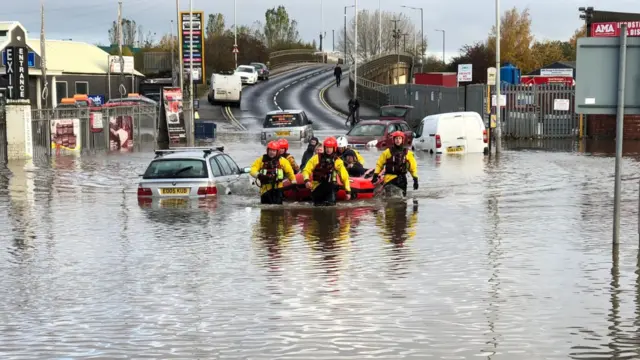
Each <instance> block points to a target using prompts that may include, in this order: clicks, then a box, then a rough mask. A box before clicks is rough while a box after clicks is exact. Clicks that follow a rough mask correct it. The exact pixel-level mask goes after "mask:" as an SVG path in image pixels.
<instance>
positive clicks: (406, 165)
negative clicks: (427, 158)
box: [371, 131, 418, 196]
mask: <svg viewBox="0 0 640 360" xmlns="http://www.w3.org/2000/svg"><path fill="white" fill-rule="evenodd" d="M391 137H392V139H393V145H392V146H391V147H390V148H388V149H386V150H385V151H383V152H382V154H380V157H379V158H378V162H377V163H376V169H375V170H374V173H373V178H372V179H371V182H373V183H374V184H375V183H376V182H377V181H378V176H379V174H380V172H381V171H382V168H384V186H385V188H386V187H387V186H390V185H393V186H396V187H398V188H400V189H402V196H407V172H408V173H410V174H411V176H412V177H413V190H418V165H417V163H416V158H415V157H414V155H413V151H411V150H409V149H407V148H405V147H404V138H405V135H404V133H403V132H402V131H395V132H393V133H392V134H391Z"/></svg>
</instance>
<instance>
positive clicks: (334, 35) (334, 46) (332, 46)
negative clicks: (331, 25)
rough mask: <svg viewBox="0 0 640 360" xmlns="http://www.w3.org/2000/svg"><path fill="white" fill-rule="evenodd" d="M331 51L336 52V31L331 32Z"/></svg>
mask: <svg viewBox="0 0 640 360" xmlns="http://www.w3.org/2000/svg"><path fill="white" fill-rule="evenodd" d="M331 51H336V31H335V29H332V30H331Z"/></svg>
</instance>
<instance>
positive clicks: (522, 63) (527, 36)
mask: <svg viewBox="0 0 640 360" xmlns="http://www.w3.org/2000/svg"><path fill="white" fill-rule="evenodd" d="M532 45H533V34H532V33H531V17H530V15H529V9H524V10H522V12H520V13H518V9H517V8H515V7H514V8H512V9H511V10H507V11H506V12H505V13H504V15H502V27H501V29H500V59H501V60H502V61H503V62H510V63H513V64H516V65H517V66H518V67H520V69H522V72H523V73H528V72H530V71H531V70H533V69H534V68H535V66H536V60H535V59H534V57H533V56H532V53H531V46H532ZM488 46H489V49H490V50H491V51H493V52H494V53H495V50H496V28H495V26H494V27H493V28H492V30H491V33H490V35H489V39H488Z"/></svg>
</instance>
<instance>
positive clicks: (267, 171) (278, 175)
mask: <svg viewBox="0 0 640 360" xmlns="http://www.w3.org/2000/svg"><path fill="white" fill-rule="evenodd" d="M260 174H262V175H266V176H268V177H269V178H271V179H273V181H274V182H276V181H282V180H284V171H283V170H282V166H280V158H279V157H275V158H273V159H272V158H270V157H269V156H268V155H266V154H265V155H263V156H262V168H261V169H260Z"/></svg>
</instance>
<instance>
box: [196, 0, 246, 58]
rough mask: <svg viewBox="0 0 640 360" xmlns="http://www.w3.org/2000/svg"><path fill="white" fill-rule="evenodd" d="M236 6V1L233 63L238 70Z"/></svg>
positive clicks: (234, 2) (234, 4) (234, 0)
mask: <svg viewBox="0 0 640 360" xmlns="http://www.w3.org/2000/svg"><path fill="white" fill-rule="evenodd" d="M236 5H237V4H236V0H233V50H234V52H233V61H234V64H235V66H236V67H235V69H237V68H238V53H237V52H236V51H235V49H237V48H238V22H237V20H236V12H237V11H236V10H237V7H236ZM203 66H204V64H203Z"/></svg>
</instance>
